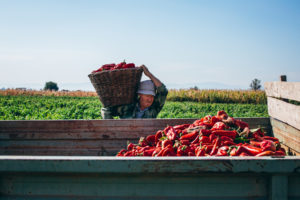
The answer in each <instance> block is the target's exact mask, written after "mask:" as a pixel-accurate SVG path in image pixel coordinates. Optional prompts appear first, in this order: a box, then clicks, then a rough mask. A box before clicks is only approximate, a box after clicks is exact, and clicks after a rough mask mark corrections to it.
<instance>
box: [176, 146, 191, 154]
mask: <svg viewBox="0 0 300 200" xmlns="http://www.w3.org/2000/svg"><path fill="white" fill-rule="evenodd" d="M189 151H190V147H189V146H187V145H180V146H179V147H178V148H177V156H187V155H188V152H189Z"/></svg>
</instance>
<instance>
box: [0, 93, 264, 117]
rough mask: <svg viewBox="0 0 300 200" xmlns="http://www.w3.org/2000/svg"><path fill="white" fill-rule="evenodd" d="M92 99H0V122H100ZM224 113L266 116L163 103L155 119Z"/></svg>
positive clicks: (241, 108)
mask: <svg viewBox="0 0 300 200" xmlns="http://www.w3.org/2000/svg"><path fill="white" fill-rule="evenodd" d="M101 107H102V105H101V103H100V101H99V99H98V98H96V97H49V96H48V97H44V96H0V120H34V119H101V116H100V109H101ZM218 110H225V111H226V112H227V113H229V114H230V115H231V116H234V117H267V116H268V113H267V105H265V104H258V105H253V104H206V103H196V102H170V101H167V102H166V104H165V106H164V107H163V109H162V111H161V112H160V113H159V115H158V118H201V117H203V116H205V115H207V114H214V113H216V112H217V111H218Z"/></svg>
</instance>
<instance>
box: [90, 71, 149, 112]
mask: <svg viewBox="0 0 300 200" xmlns="http://www.w3.org/2000/svg"><path fill="white" fill-rule="evenodd" d="M142 73H143V69H142V68H141V67H136V68H129V69H119V70H113V71H102V72H97V73H94V74H89V75H88V76H89V78H90V81H91V82H92V84H93V86H94V88H95V90H96V92H97V94H98V96H99V99H100V101H101V102H102V104H103V106H104V107H108V106H115V105H122V104H130V103H133V102H134V100H135V98H136V95H137V94H136V92H137V89H138V86H139V83H140V81H141V78H142Z"/></svg>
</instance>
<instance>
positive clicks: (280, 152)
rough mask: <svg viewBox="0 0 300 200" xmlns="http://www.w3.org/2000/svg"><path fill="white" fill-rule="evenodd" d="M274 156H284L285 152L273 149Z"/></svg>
mask: <svg viewBox="0 0 300 200" xmlns="http://www.w3.org/2000/svg"><path fill="white" fill-rule="evenodd" d="M274 155H276V156H286V153H285V152H283V151H275V154H274Z"/></svg>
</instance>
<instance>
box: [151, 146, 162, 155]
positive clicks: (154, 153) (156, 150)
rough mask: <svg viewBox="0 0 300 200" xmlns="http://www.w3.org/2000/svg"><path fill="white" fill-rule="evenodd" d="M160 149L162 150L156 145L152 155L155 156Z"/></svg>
mask: <svg viewBox="0 0 300 200" xmlns="http://www.w3.org/2000/svg"><path fill="white" fill-rule="evenodd" d="M161 150H162V148H161V147H156V149H155V150H154V151H153V153H152V156H156V155H157V154H158V153H159V152H160V151H161Z"/></svg>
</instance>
